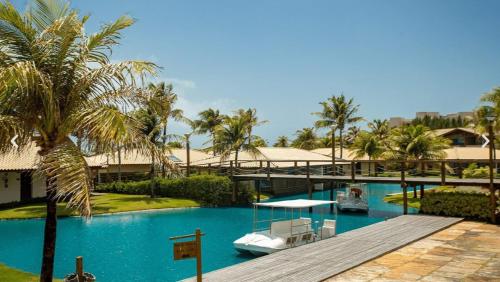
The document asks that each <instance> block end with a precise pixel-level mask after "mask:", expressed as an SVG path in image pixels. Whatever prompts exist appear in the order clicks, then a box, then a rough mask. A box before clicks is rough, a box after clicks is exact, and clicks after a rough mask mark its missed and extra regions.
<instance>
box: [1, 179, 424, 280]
mask: <svg viewBox="0 0 500 282" xmlns="http://www.w3.org/2000/svg"><path fill="white" fill-rule="evenodd" d="M369 186H370V191H369V192H370V197H369V205H370V212H369V214H368V215H366V214H364V215H363V214H338V216H337V220H338V223H337V231H338V232H339V233H340V232H345V231H348V230H352V229H355V228H359V227H362V226H366V225H369V224H372V223H375V222H379V221H382V220H384V219H385V218H388V217H393V216H397V215H399V214H401V211H402V208H401V207H399V206H395V205H390V204H387V203H384V202H383V200H382V199H383V197H384V196H385V195H386V194H387V193H394V192H399V191H400V190H401V189H400V187H399V186H398V185H385V184H370V185H369ZM291 198H307V195H294V196H291V197H286V198H279V200H283V199H291ZM314 198H315V199H328V198H329V192H328V191H325V192H315V193H314ZM325 209H327V208H325ZM265 212H266V211H263V215H264V216H265ZM318 212H319V210H318V209H315V210H314V213H313V218H314V219H316V218H318V219H319V218H320V217H321V215H319V213H318ZM411 212H416V211H415V210H411ZM259 214H260V213H259ZM252 216H253V212H252V209H251V208H249V207H239V208H194V209H181V210H167V211H157V212H144V213H129V214H120V215H111V216H95V217H94V218H92V220H91V221H85V220H82V219H80V218H64V219H60V220H59V222H58V234H57V251H56V268H55V275H56V276H57V277H63V276H64V275H65V274H68V273H70V272H73V271H74V259H75V257H76V256H79V255H81V256H83V257H84V264H85V270H86V271H88V272H92V273H94V274H95V275H96V276H97V278H98V280H99V281H176V280H179V279H182V278H186V277H190V276H193V275H195V264H196V262H195V260H183V261H175V262H174V261H173V259H172V257H173V254H172V242H170V241H169V240H168V238H169V237H171V236H176V235H182V234H190V233H193V232H194V230H195V228H197V227H199V228H201V230H202V231H203V232H204V233H206V235H205V236H204V237H203V239H202V240H203V244H202V246H203V271H204V272H207V271H211V270H214V269H218V268H221V267H225V266H229V265H232V264H235V263H239V262H243V261H246V260H249V259H252V258H253V257H252V256H245V255H241V254H239V253H238V252H236V251H235V250H234V249H233V245H232V242H233V241H234V240H235V239H237V238H239V237H241V236H242V235H244V234H245V233H248V232H251V231H252ZM328 217H332V215H329V216H328ZM43 225H44V221H43V220H39V219H33V220H11V221H0V242H1V245H0V246H1V247H0V262H2V263H5V264H6V265H8V266H12V267H16V268H19V269H22V270H24V271H29V272H34V273H37V272H39V271H40V263H41V251H42V243H43Z"/></svg>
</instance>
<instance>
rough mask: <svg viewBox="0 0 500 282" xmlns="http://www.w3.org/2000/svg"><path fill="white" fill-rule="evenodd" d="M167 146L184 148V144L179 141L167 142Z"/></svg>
mask: <svg viewBox="0 0 500 282" xmlns="http://www.w3.org/2000/svg"><path fill="white" fill-rule="evenodd" d="M167 146H168V147H170V148H172V149H182V148H184V145H182V143H181V142H179V141H170V142H168V143H167Z"/></svg>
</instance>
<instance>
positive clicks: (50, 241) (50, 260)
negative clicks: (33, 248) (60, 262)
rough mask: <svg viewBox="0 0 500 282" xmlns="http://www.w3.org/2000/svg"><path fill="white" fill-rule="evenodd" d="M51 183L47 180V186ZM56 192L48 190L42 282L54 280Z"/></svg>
mask: <svg viewBox="0 0 500 282" xmlns="http://www.w3.org/2000/svg"><path fill="white" fill-rule="evenodd" d="M48 185H49V183H48V182H47V187H48ZM53 195H54V192H47V200H46V202H47V217H45V231H44V238H43V259H42V270H41V272H40V282H52V275H53V273H54V257H55V253H56V233H57V213H56V207H57V201H56V199H55V198H54V197H53Z"/></svg>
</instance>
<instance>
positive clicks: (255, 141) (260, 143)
mask: <svg viewBox="0 0 500 282" xmlns="http://www.w3.org/2000/svg"><path fill="white" fill-rule="evenodd" d="M251 144H252V146H253V147H267V142H266V140H264V138H262V137H260V136H256V135H254V136H252V143H251Z"/></svg>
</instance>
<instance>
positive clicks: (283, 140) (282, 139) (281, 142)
mask: <svg viewBox="0 0 500 282" xmlns="http://www.w3.org/2000/svg"><path fill="white" fill-rule="evenodd" d="M273 146H274V147H288V137H286V136H278V139H276V143H274V145H273Z"/></svg>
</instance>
